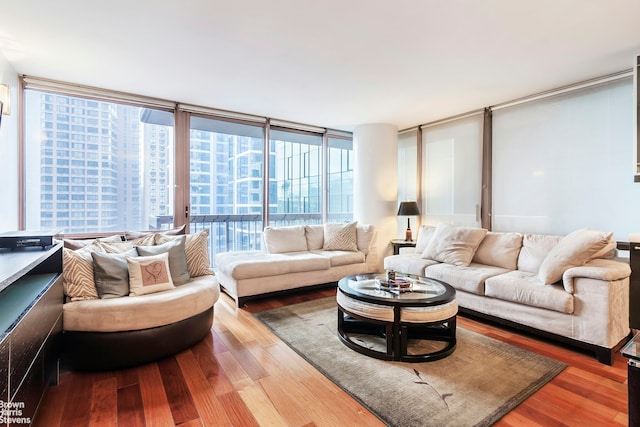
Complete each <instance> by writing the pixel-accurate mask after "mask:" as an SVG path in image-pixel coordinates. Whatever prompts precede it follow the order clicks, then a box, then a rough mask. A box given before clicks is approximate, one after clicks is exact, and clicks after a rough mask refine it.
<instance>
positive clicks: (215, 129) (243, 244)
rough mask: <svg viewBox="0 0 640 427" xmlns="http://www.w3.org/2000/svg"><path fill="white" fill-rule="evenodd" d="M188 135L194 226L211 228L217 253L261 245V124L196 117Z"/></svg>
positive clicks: (191, 121)
mask: <svg viewBox="0 0 640 427" xmlns="http://www.w3.org/2000/svg"><path fill="white" fill-rule="evenodd" d="M189 139H190V141H189V145H190V156H189V190H190V192H189V193H190V196H189V197H190V204H191V227H190V228H192V229H193V230H192V231H197V230H199V229H202V228H209V232H210V242H211V247H210V252H212V253H214V254H215V253H218V252H221V251H225V250H230V249H232V250H251V249H260V247H261V240H262V228H263V227H262V224H263V218H262V216H263V215H262V212H263V209H262V206H263V181H264V179H263V170H264V162H263V148H264V128H263V126H262V125H257V124H248V123H241V122H235V121H229V120H220V119H213V118H208V117H199V116H194V115H192V116H191V120H190V133H189Z"/></svg>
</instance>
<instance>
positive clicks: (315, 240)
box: [304, 224, 324, 251]
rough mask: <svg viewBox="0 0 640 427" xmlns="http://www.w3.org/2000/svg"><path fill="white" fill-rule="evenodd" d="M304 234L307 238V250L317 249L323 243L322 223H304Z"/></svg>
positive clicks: (319, 248)
mask: <svg viewBox="0 0 640 427" xmlns="http://www.w3.org/2000/svg"><path fill="white" fill-rule="evenodd" d="M304 235H305V237H306V238H307V250H309V251H319V250H321V249H322V245H323V244H324V226H323V225H322V224H314V225H305V226H304Z"/></svg>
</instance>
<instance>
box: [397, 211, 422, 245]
mask: <svg viewBox="0 0 640 427" xmlns="http://www.w3.org/2000/svg"><path fill="white" fill-rule="evenodd" d="M418 215H420V209H419V208H418V202H401V203H400V207H399V208H398V216H409V217H411V216H418ZM411 237H412V236H411V218H407V231H406V232H405V235H404V240H406V241H407V242H410V241H412V240H413V239H412V238H411Z"/></svg>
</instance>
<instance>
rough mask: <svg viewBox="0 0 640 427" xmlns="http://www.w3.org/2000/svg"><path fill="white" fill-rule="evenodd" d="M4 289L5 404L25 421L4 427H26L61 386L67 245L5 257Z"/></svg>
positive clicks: (0, 308)
mask: <svg viewBox="0 0 640 427" xmlns="http://www.w3.org/2000/svg"><path fill="white" fill-rule="evenodd" d="M0 289H1V290H0V392H1V393H2V395H0V400H2V401H3V402H5V405H6V404H8V405H9V406H8V407H11V409H12V410H13V409H15V411H14V412H12V413H11V415H10V417H15V418H19V419H20V420H19V421H16V422H14V423H11V422H9V421H8V420H7V419H6V417H3V418H4V419H3V421H4V422H3V423H2V424H0V425H2V426H5V425H14V424H15V425H17V424H20V423H22V424H24V421H25V420H26V421H29V422H30V421H32V420H33V419H34V417H35V415H36V412H37V410H38V406H39V405H40V401H41V400H42V396H43V395H44V392H45V390H46V388H47V387H48V386H49V385H50V384H55V383H57V381H58V359H59V355H60V343H61V336H62V303H63V301H64V300H63V298H64V295H63V287H62V245H61V244H56V245H54V246H53V247H51V248H50V249H48V250H44V251H43V250H42V249H40V248H25V249H20V250H15V251H4V250H3V251H0ZM5 415H6V414H5Z"/></svg>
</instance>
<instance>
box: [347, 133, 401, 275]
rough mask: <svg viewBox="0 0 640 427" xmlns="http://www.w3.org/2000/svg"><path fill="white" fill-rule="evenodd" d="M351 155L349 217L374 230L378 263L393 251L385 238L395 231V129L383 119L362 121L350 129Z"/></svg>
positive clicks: (396, 185) (396, 197)
mask: <svg viewBox="0 0 640 427" xmlns="http://www.w3.org/2000/svg"><path fill="white" fill-rule="evenodd" d="M353 152H354V157H355V165H354V177H353V217H354V219H356V220H357V221H358V223H360V224H372V225H374V226H375V227H376V230H377V242H376V243H377V247H378V266H379V271H383V269H384V267H383V261H384V257H385V256H387V255H391V254H392V253H393V251H392V248H391V245H389V240H390V239H393V238H395V237H396V234H397V216H396V214H397V211H398V129H397V127H396V126H394V125H390V124H384V123H374V124H364V125H360V126H357V127H356V128H355V129H354V131H353Z"/></svg>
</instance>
